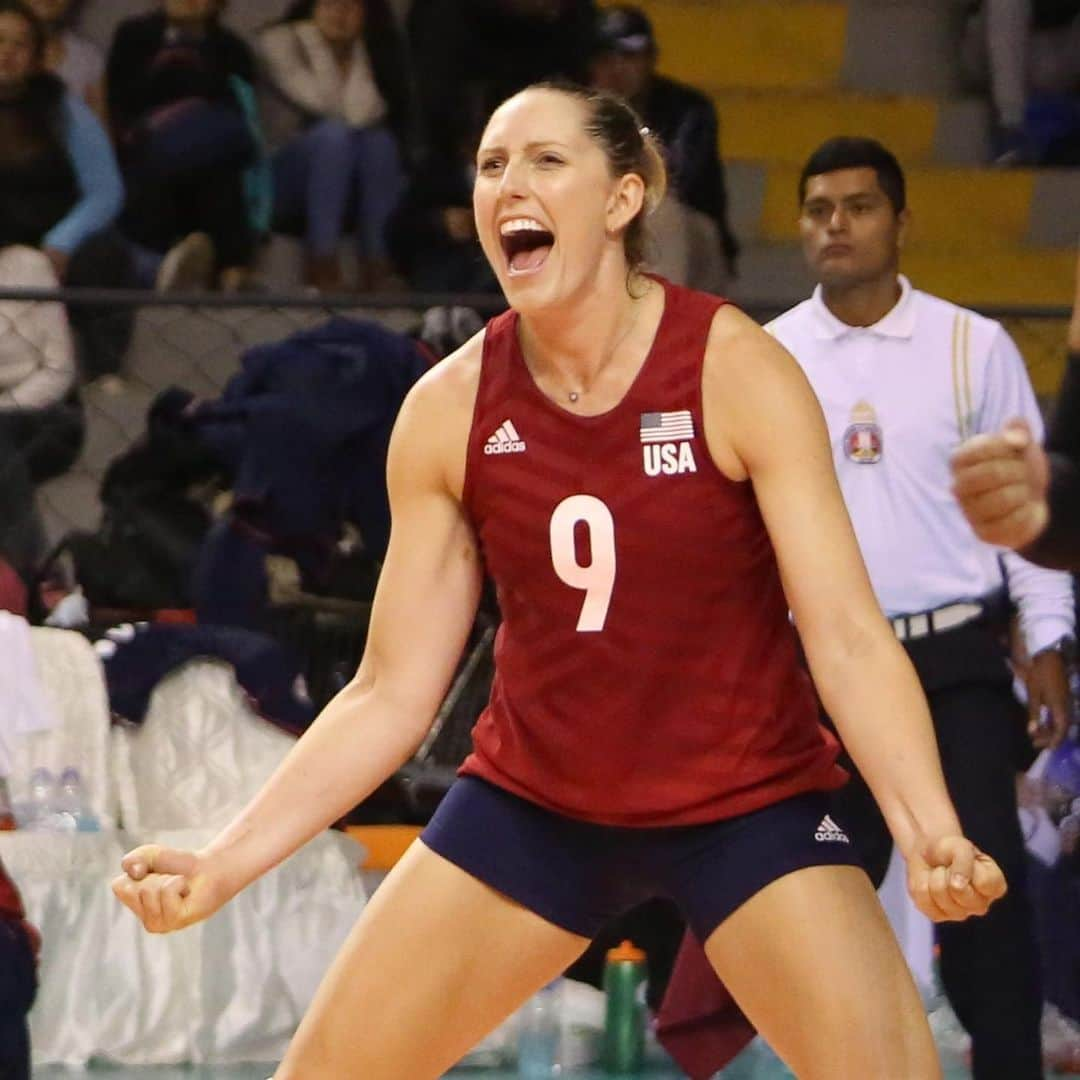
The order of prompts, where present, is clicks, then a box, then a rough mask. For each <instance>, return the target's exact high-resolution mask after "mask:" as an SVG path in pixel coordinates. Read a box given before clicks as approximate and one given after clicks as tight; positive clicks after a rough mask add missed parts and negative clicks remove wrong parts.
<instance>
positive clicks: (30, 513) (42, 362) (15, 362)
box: [0, 247, 83, 1075]
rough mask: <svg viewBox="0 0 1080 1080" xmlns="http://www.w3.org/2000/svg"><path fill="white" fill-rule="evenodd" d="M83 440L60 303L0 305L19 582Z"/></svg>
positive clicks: (39, 266) (6, 281)
mask: <svg viewBox="0 0 1080 1080" xmlns="http://www.w3.org/2000/svg"><path fill="white" fill-rule="evenodd" d="M56 285H57V281H56V273H55V271H54V270H53V267H52V264H51V263H50V261H49V259H48V258H47V257H46V255H45V254H44V253H43V252H41V251H38V250H35V249H34V248H29V247H6V248H3V249H0V289H11V288H15V287H20V286H21V287H26V288H34V289H51V288H56ZM82 440H83V416H82V407H81V405H80V404H79V399H78V396H77V394H76V391H75V355H74V349H73V347H72V342H71V334H70V332H69V330H68V322H67V315H66V314H65V312H64V308H63V305H61V304H54V303H37V302H34V301H26V302H23V301H18V300H0V559H2V560H3V561H6V562H7V563H8V564H9V565H11V566H12V567H14V569H15V570H16V571H17V572H18V573H19V574H20V576H21V577H22V578H23V580H24V581H29V579H30V577H31V576H32V574H33V572H34V570H35V568H36V566H37V563H38V560H40V559H41V557H42V556H43V555H44V554H45V552H44V538H43V536H42V531H41V525H40V522H39V520H38V517H37V514H36V512H35V509H34V488H35V487H36V485H37V484H40V483H42V482H43V481H45V480H48V479H50V478H51V477H53V476H59V475H60V474H61V473H64V472H66V471H67V470H68V469H69V468H71V466H72V465H73V464H74V462H75V459H76V458H77V457H78V454H79V450H80V449H81V447H82ZM0 1075H2V1074H0Z"/></svg>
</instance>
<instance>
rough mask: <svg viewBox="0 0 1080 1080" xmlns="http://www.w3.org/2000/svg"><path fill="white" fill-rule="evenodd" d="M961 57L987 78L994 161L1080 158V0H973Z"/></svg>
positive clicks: (1054, 161) (1072, 160) (1060, 161)
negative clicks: (1079, 95) (990, 103)
mask: <svg viewBox="0 0 1080 1080" xmlns="http://www.w3.org/2000/svg"><path fill="white" fill-rule="evenodd" d="M963 59H964V63H965V66H966V67H967V69H968V72H969V74H971V75H973V76H975V77H976V78H978V79H980V80H982V81H988V82H989V86H990V96H991V100H992V102H993V106H994V122H995V123H994V138H993V156H994V160H995V162H996V163H997V164H1000V165H1033V164H1039V163H1045V164H1074V165H1075V164H1080V151H1078V147H1080V102H1078V101H1077V97H1076V95H1077V93H1078V91H1080V0H974V2H972V3H971V4H970V5H969V14H968V20H967V26H966V30H965V34H964V43H963ZM1040 97H1041V98H1043V99H1044V101H1043V103H1042V105H1041V106H1040V105H1039V104H1038V103H1037V100H1036V99H1038V98H1040ZM1070 97H1071V101H1070V100H1068V99H1069V98H1070Z"/></svg>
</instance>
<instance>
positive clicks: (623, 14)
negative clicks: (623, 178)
mask: <svg viewBox="0 0 1080 1080" xmlns="http://www.w3.org/2000/svg"><path fill="white" fill-rule="evenodd" d="M658 55H659V50H658V49H657V45H656V39H655V37H654V36H653V28H652V25H651V23H650V22H649V20H648V18H647V17H646V16H645V14H644V13H643V12H642V11H640V10H639V9H638V8H635V7H631V6H629V5H619V6H615V7H608V8H604V9H603V10H602V11H601V12H600V14H599V16H598V18H597V22H596V31H595V37H594V39H593V53H592V59H591V62H590V65H589V81H590V83H591V84H592V85H593V86H594V87H596V88H597V89H600V90H608V91H610V92H612V93H615V94H618V95H620V96H621V97H623V98H625V99H626V100H627V101H629V102H630V103H631V104H632V105H633V106H634V108H635V109H636V110H637V111H638V113H639V115H640V116H641V117H642V118H643V119H644V121H645V123H646V124H647V125H648V127H649V128H650V129H651V130H652V131H653V133H654V134H655V135H656V136H657V137H658V138H659V139H660V142H661V143H662V144H663V146H664V149H665V151H666V154H667V164H668V170H669V173H670V178H671V187H670V189H669V190H670V192H671V193H672V194H674V195H675V196H677V198H678V202H679V203H681V204H682V206H683V207H685V208H687V209H688V210H689V211H691V214H690V215H689V217H688V219H687V215H681V217H682V218H683V219H684V220H686V224H685V226H684V227H685V228H687V229H688V230H689V231H690V234H691V235H690V236H689V238H688V244H689V247H690V254H689V278H690V280H688V281H685V282H683V284H689V285H693V286H694V287H696V288H705V289H711V290H713V291H720V289H721V288H722V286H723V284H724V282H723V275H722V274H720V273H718V272H717V267H716V263H717V262H718V260H719V258H721V257H722V260H723V264H724V267H725V268H726V271H727V275H728V276H730V277H734V276H735V274H736V270H737V265H736V262H737V259H738V254H739V245H738V241H737V240H736V239H735V235H734V233H733V232H732V231H731V226H730V224H729V223H728V216H727V214H728V206H727V188H726V185H725V182H724V167H723V164H722V163H721V161H720V151H719V146H718V137H717V130H718V124H717V119H716V110H715V109H714V108H713V105H712V102H710V101H709V99H708V98H706V97H705V95H704V94H701V93H699V92H698V91H697V90H694V89H692V88H691V87H689V86H684V85H683V84H682V83H678V82H676V81H675V80H674V79H668V78H666V77H665V76H663V75H658V74H657V73H656V61H657V56H658ZM693 211H696V212H697V215H701V216H703V217H704V218H705V219H707V220H705V221H702V220H701V217H698V216H697V215H694V214H693V213H692V212H693ZM695 217H697V219H696V220H695ZM664 231H665V230H664V225H663V219H662V218H657V219H656V220H655V223H654V232H656V234H657V236H658V239H659V240H660V242H661V243H662V244H663V243H664V242H665V237H664ZM701 233H704V237H705V243H704V245H702V244H700V243H697V244H695V236H696V235H698V234H701ZM695 248H696V251H695ZM661 254H662V253H661ZM695 264H697V265H695Z"/></svg>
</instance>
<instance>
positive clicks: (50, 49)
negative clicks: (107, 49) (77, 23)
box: [27, 0, 105, 116]
mask: <svg viewBox="0 0 1080 1080" xmlns="http://www.w3.org/2000/svg"><path fill="white" fill-rule="evenodd" d="M27 5H28V6H29V7H30V9H31V10H32V11H33V12H34V14H35V15H37V17H38V18H39V19H40V20H41V21H42V23H44V25H45V31H46V33H47V35H48V39H47V42H46V45H45V67H46V68H47V69H48V70H49V71H51V72H52V73H53V74H54V75H56V76H57V77H58V78H60V79H61V80H62V81H63V83H64V85H65V86H66V87H67V88H68V90H70V91H71V93H73V94H76V95H77V96H78V97H81V98H82V99H83V100H84V101H85V102H86V104H87V105H89V106H90V108H91V109H93V110H94V112H95V113H97V114H98V116H104V112H105V57H104V56H103V55H102V53H101V50H100V49H99V48H98V47H97V46H96V45H95V44H94V43H93V42H92V41H87V40H86V38H84V37H80V36H79V35H78V34H76V33H75V32H74V31H73V30H72V29H71V21H72V19H73V18H74V14H75V11H74V8H75V6H76V5H75V3H74V0H27Z"/></svg>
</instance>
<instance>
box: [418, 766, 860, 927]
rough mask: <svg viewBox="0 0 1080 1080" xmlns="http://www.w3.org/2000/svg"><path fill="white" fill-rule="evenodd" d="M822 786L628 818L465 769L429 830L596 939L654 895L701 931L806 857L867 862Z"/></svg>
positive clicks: (453, 853) (467, 865) (462, 858)
mask: <svg viewBox="0 0 1080 1080" xmlns="http://www.w3.org/2000/svg"><path fill="white" fill-rule="evenodd" d="M829 813H830V809H829V799H828V796H827V795H825V794H823V793H821V792H811V793H809V794H805V795H797V796H795V797H794V798H791V799H786V800H784V801H783V802H779V803H775V804H774V805H772V806H767V807H765V808H764V809H761V810H755V811H753V812H752V813H749V814H744V815H742V816H741V817H736V818H729V819H726V820H724V821H715V822H710V823H708V824H705V825H676V826H665V827H662V828H628V827H624V826H616V825H595V824H593V823H592V822H588V821H580V820H577V819H576V818H569V817H565V816H563V815H562V814H556V813H554V812H553V811H551V810H547V809H545V808H544V807H542V806H537V805H536V804H535V803H531V802H528V801H527V800H526V799H522V798H519V797H518V796H517V795H512V794H510V792H508V791H504V790H503V789H502V788H498V787H495V786H494V785H493V784H489V783H487V782H486V781H484V780H480V779H477V778H476V777H472V776H466V777H462V778H461V779H459V780H458V781H457V782H456V783H455V784H454V786H453V787H452V788H451V789H450V791H449V792H448V793H447V795H446V797H445V798H444V799H443V801H442V803H441V804H440V805H439V808H438V810H437V811H436V812H435V816H434V817H433V818H432V819H431V822H430V823H429V824H428V826H427V828H426V829H425V830H424V832H423V833H422V835H421V837H420V838H421V840H423V842H424V843H425V844H426V845H427V846H428V847H429V848H430V849H431V850H432V851H434V852H437V853H438V854H439V855H441V856H442V857H443V858H445V859H448V860H449V861H450V862H452V863H454V864H455V865H456V866H459V867H460V868H461V869H462V870H464V871H465V872H466V873H468V874H471V875H472V876H473V877H475V878H477V879H479V880H480V881H482V882H484V883H485V884H486V885H490V886H491V887H492V888H493V889H495V890H496V891H498V892H500V893H503V894H504V895H505V896H508V897H510V899H512V900H516V901H517V902H518V903H519V904H521V905H522V906H524V907H526V908H528V909H529V910H530V911H534V912H535V913H536V914H537V915H539V916H541V918H544V919H547V920H548V922H551V923H554V924H555V925H556V926H561V927H562V928H563V929H565V930H569V931H571V932H572V933H574V934H580V935H581V936H582V937H587V938H593V937H596V935H597V934H598V933H599V931H600V929H601V928H602V927H603V926H604V924H605V923H607V922H609V921H610V920H611V919H613V918H615V916H617V915H620V914H622V912H624V911H626V910H627V909H628V908H631V907H634V906H635V905H637V904H639V903H641V902H643V901H645V900H648V899H651V898H652V897H655V896H666V897H670V898H671V899H672V900H673V901H674V902H675V903H676V904H677V905H678V907H679V909H680V910H681V911H682V914H683V917H684V918H685V919H686V921H687V923H688V924H689V925H690V928H691V930H693V932H694V934H695V935H696V936H697V938H698V940H699V941H702V942H704V941H705V940H706V939H707V938H708V937H709V935H710V934H711V933H712V932H713V931H714V930H715V929H716V928H717V927H718V926H719V925H720V924H721V923H722V922H723V921H724V920H725V919H726V918H727V917H728V916H729V915H730V914H731V913H732V912H733V911H735V910H736V909H737V908H739V907H740V906H741V905H742V904H744V903H745V902H746V901H747V900H749V899H750V898H751V897H752V896H753V895H754V894H755V893H757V892H759V891H760V890H761V889H763V888H764V887H765V886H766V885H768V884H770V882H773V881H776V880H777V879H778V878H781V877H784V876H785V875H786V874H790V873H792V872H793V871H795V870H801V869H803V868H804V867H807V866H860V865H861V864H860V862H859V858H858V856H857V855H856V854H855V850H854V845H852V844H851V843H849V842H848V840H847V836H846V835H845V834H844V832H843V831H842V830H841V829H840V828H839V827H838V826H837V825H836V824H835V823H834V822H833V820H832V818H830V817H829Z"/></svg>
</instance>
